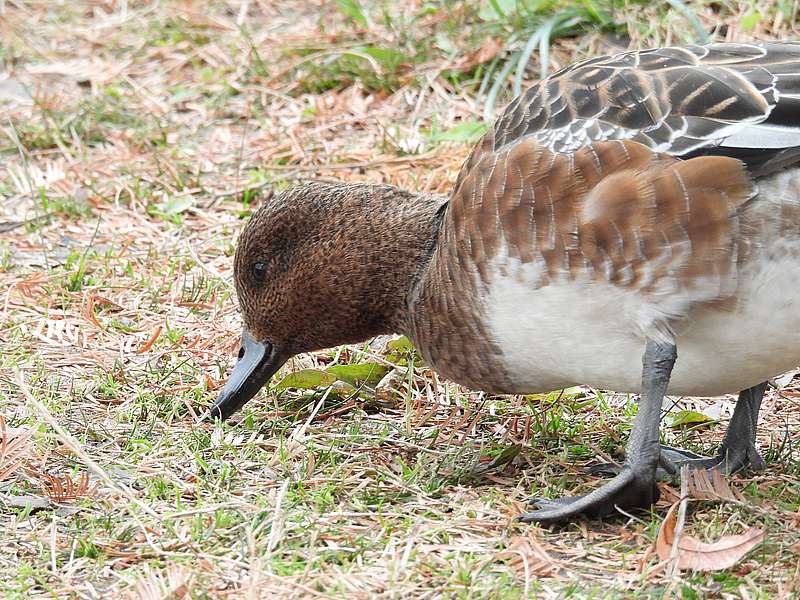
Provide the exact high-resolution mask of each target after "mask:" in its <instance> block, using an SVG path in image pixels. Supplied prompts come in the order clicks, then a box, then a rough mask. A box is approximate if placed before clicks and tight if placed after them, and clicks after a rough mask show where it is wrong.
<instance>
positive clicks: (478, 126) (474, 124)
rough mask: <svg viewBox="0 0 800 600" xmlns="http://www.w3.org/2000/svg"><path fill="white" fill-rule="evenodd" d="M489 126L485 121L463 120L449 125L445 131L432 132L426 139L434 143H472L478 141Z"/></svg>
mask: <svg viewBox="0 0 800 600" xmlns="http://www.w3.org/2000/svg"><path fill="white" fill-rule="evenodd" d="M489 127H491V125H490V124H489V123H487V122H485V121H464V122H463V123H459V124H458V125H456V126H455V127H451V128H450V129H448V130H447V131H442V132H440V133H434V134H432V135H430V136H428V141H430V142H434V143H438V142H456V143H462V144H466V143H472V142H476V141H478V140H479V139H480V138H481V136H483V134H485V133H486V132H487V131H489Z"/></svg>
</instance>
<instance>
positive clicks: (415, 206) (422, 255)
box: [373, 186, 447, 333]
mask: <svg viewBox="0 0 800 600" xmlns="http://www.w3.org/2000/svg"><path fill="white" fill-rule="evenodd" d="M381 187H382V188H383V187H385V186H381ZM392 191H393V193H392V194H391V196H390V197H388V198H387V197H385V196H383V194H380V193H376V194H374V195H373V198H376V197H377V199H379V200H380V199H385V200H388V202H387V203H386V204H385V205H384V206H383V207H382V210H381V209H379V210H378V211H376V212H375V213H373V214H374V215H375V217H376V221H377V222H376V223H375V225H376V231H375V232H374V234H375V235H377V236H379V237H381V238H383V239H384V240H385V243H381V244H378V245H379V246H380V252H381V255H382V256H378V257H376V261H375V262H376V263H378V264H380V263H381V262H382V263H383V264H382V267H381V269H380V272H378V273H376V277H375V279H374V286H375V287H374V290H373V291H374V293H375V296H376V297H377V298H382V299H383V300H384V302H383V304H384V305H383V307H381V309H380V310H378V311H376V314H378V315H382V316H383V320H384V322H383V323H382V326H381V327H380V329H381V330H382V331H379V332H378V333H408V332H409V327H410V315H409V305H410V304H411V300H412V297H413V295H414V290H415V288H416V287H417V284H418V283H419V281H420V279H421V278H422V276H423V274H424V272H425V269H426V267H427V265H428V263H429V261H430V258H431V256H432V254H433V251H434V249H435V247H436V242H437V238H438V234H439V225H440V222H441V214H442V211H441V210H440V209H441V208H442V207H444V206H445V205H446V203H447V198H446V197H445V196H440V195H436V194H412V193H410V192H406V191H403V190H399V189H396V188H395V189H393V190H392ZM381 258H382V259H383V260H382V261H380V259H381Z"/></svg>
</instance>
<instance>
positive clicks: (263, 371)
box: [210, 331, 286, 421]
mask: <svg viewBox="0 0 800 600" xmlns="http://www.w3.org/2000/svg"><path fill="white" fill-rule="evenodd" d="M285 362H286V359H285V358H283V356H282V354H281V353H280V352H279V351H278V349H277V348H276V347H275V346H273V345H272V344H270V343H268V342H257V341H256V340H254V339H253V337H252V336H251V335H250V334H249V333H247V332H246V331H245V332H243V333H242V347H241V349H240V350H239V361H238V362H237V363H236V366H235V367H234V369H233V373H231V376H230V378H229V379H228V382H227V383H226V384H225V387H224V388H222V392H220V394H219V397H218V398H217V400H216V402H214V406H212V407H211V410H210V415H211V416H212V417H217V418H220V419H222V420H223V421H224V420H225V419H227V418H228V417H230V416H231V415H232V414H234V413H235V412H236V411H237V410H239V409H240V408H242V406H244V404H245V402H247V401H248V400H250V398H252V397H253V396H255V395H256V394H257V393H258V390H260V389H261V388H262V387H264V385H265V384H266V383H267V382H268V381H269V380H270V378H271V377H272V376H273V375H274V374H275V373H276V372H277V371H278V369H280V368H281V367H282V366H283V363H285Z"/></svg>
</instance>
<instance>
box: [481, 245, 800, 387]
mask: <svg viewBox="0 0 800 600" xmlns="http://www.w3.org/2000/svg"><path fill="white" fill-rule="evenodd" d="M796 250H797V251H798V252H800V243H798V248H796ZM784 256H786V258H783V259H781V260H775V261H766V259H765V262H763V263H759V261H758V259H756V260H755V261H753V263H752V264H751V265H750V266H749V267H747V268H746V269H745V270H743V272H742V273H741V274H740V275H741V278H740V288H739V293H738V302H737V305H736V308H735V309H732V310H730V309H729V310H725V309H722V308H715V307H696V308H693V309H691V310H690V312H689V315H688V316H687V317H685V318H683V319H681V320H679V321H677V322H673V327H674V331H675V334H676V343H677V349H678V360H677V362H676V364H675V368H674V370H673V373H672V377H671V380H670V385H669V390H668V391H669V393H671V394H677V395H695V396H716V395H720V394H725V393H734V392H737V391H739V390H742V389H746V388H748V387H751V386H753V385H756V384H758V383H760V382H762V381H765V380H767V379H769V378H771V377H774V376H776V375H778V374H780V373H782V372H784V371H788V370H789V369H792V368H794V367H796V366H797V365H798V364H800V285H799V284H798V282H799V281H800V260H798V259H797V258H790V257H789V255H788V254H785V255H784ZM796 256H800V254H795V257H796ZM507 260H509V259H507ZM505 266H506V268H504V269H503V271H504V272H505V273H507V275H502V274H500V271H498V272H497V273H496V274H495V275H494V277H493V279H492V281H491V282H490V285H489V289H490V290H491V293H490V295H489V297H488V298H487V299H486V303H485V305H484V306H485V310H486V313H487V316H488V319H489V325H490V329H491V331H492V333H493V336H494V338H495V340H496V341H497V343H498V345H499V346H500V347H501V348H502V349H503V362H504V365H505V367H506V369H507V371H508V373H509V375H510V377H511V379H512V381H513V384H514V388H515V389H514V391H515V392H516V393H520V394H525V393H535V392H544V391H550V390H554V389H559V388H563V387H567V386H571V385H576V384H587V385H591V386H593V387H598V388H603V389H609V390H614V391H618V392H638V391H639V389H640V387H641V368H642V352H643V350H644V340H645V334H644V332H643V331H642V329H641V327H639V326H638V325H637V315H640V314H641V305H642V299H641V298H640V297H639V296H638V295H637V294H636V293H635V292H631V291H626V290H624V289H620V288H618V287H616V286H613V285H610V284H607V283H590V282H564V283H552V284H550V285H547V286H545V287H542V288H539V289H535V287H533V286H532V283H531V281H530V280H529V279H528V280H526V279H527V278H526V276H525V271H526V269H529V268H530V265H526V266H525V267H521V266H520V265H513V264H508V263H507V264H506V265H505ZM531 276H532V277H533V276H535V275H534V274H531Z"/></svg>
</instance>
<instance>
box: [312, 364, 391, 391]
mask: <svg viewBox="0 0 800 600" xmlns="http://www.w3.org/2000/svg"><path fill="white" fill-rule="evenodd" d="M325 372H326V373H329V374H333V375H335V376H336V378H337V379H339V380H340V381H344V382H345V383H349V384H350V385H352V386H356V385H358V384H359V383H367V384H376V383H378V382H379V381H380V380H381V379H383V376H384V375H386V373H388V372H389V367H387V366H386V365H379V364H376V363H359V364H353V365H334V366H332V367H328V368H327V369H326V371H325Z"/></svg>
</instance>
